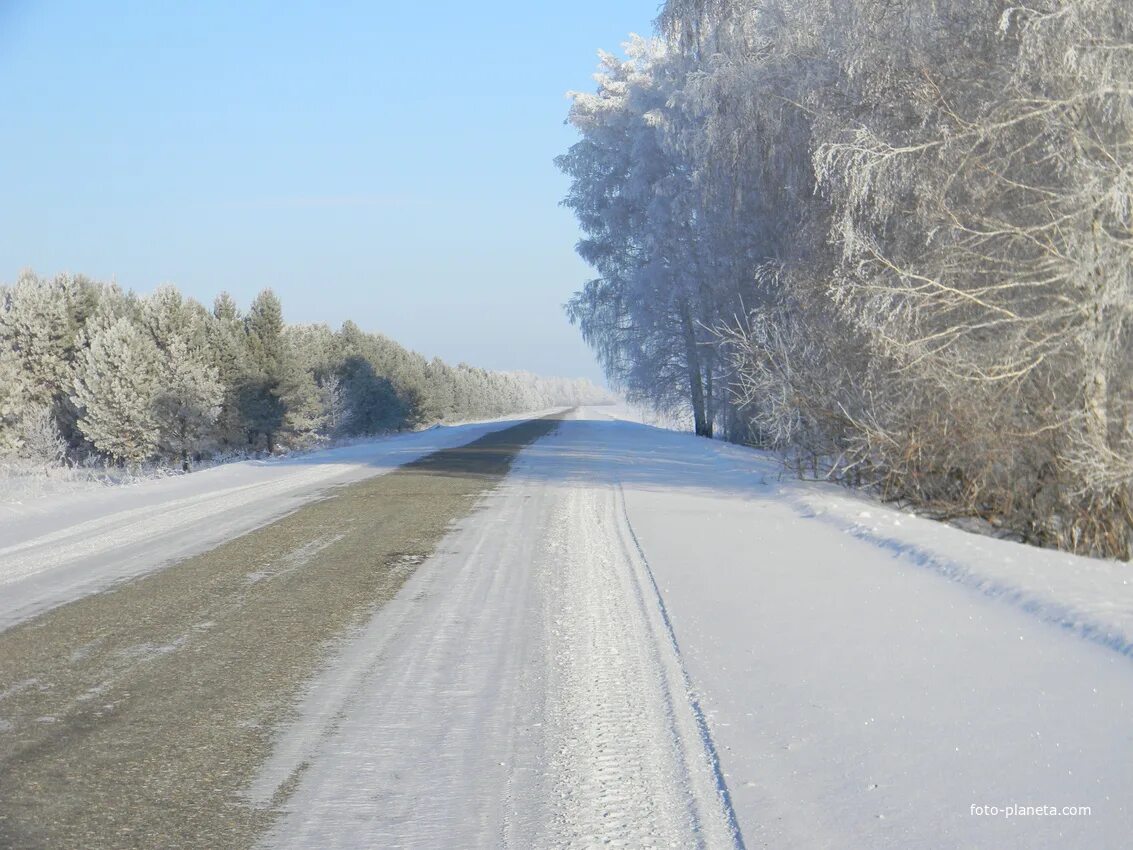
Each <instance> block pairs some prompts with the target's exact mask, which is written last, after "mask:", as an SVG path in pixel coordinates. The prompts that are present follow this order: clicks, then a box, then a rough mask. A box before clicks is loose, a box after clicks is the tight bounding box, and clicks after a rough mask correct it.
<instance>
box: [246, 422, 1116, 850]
mask: <svg viewBox="0 0 1133 850" xmlns="http://www.w3.org/2000/svg"><path fill="white" fill-rule="evenodd" d="M847 517H851V518H852V519H847ZM639 544H640V549H639ZM941 565H951V566H950V567H949V568H948V569H945V568H944V567H942V566H941ZM961 566H962V567H963V570H961ZM1067 570H1077V572H1076V573H1071V575H1076V576H1077V577H1076V578H1070V579H1067V578H1066V576H1065V575H1064V573H1065V572H1066V571H1067ZM1124 570H1125V568H1124V567H1121V566H1116V565H1103V564H1098V563H1096V562H1088V561H1084V560H1082V559H1075V558H1068V557H1066V556H1064V555H1059V554H1056V553H1050V552H1037V551H1035V550H1032V549H1024V548H1022V547H1018V546H1015V545H1014V544H1008V543H1002V542H998V541H992V540H985V539H981V538H974V537H972V536H970V535H966V534H964V533H963V532H960V531H957V530H955V529H950V528H947V527H943V526H939V525H937V524H935V523H930V522H927V521H921V520H917V519H916V518H914V517H910V516H908V515H905V514H899V513H895V512H891V511H888V510H886V509H884V508H879V507H877V506H874V505H870V504H869V503H867V502H863V501H861V500H859V499H856V498H855V497H853V496H852V495H849V494H845V493H843V492H841V491H838V490H835V489H833V488H824V487H815V486H813V485H802V484H798V483H792V482H779V481H778V473H777V470H776V469H775V467H774V466H773V465H772V464H770V463H769V462H768V461H766V460H764V459H762V458H760V457H759V456H758V455H757V454H754V453H751V452H747V451H744V450H742V449H736V448H732V447H727V446H721V445H719V444H712V443H707V442H705V441H699V440H694V439H693V438H691V437H688V436H685V435H679V434H674V433H671V432H664V431H659V430H657V429H650V428H645V427H643V426H640V425H636V424H632V423H627V422H611V421H608V420H607V418H606V417H604V416H603V415H602V414H601V413H594V414H585V413H584V414H583V416H582V417H580V418H577V419H575V420H573V421H567V422H564V423H563V424H562V425H561V426H560V427H559V429H558V431H557V432H556V433H554V434H552V435H550V436H548V437H545V438H543V439H542V440H540V441H538V442H537V443H535V444H534V445H532V446H530V447H529V448H527V449H526V450H525V451H524V453H523V454H522V455H521V458H520V461H519V462H518V463H517V464H516V466H515V467H514V468H513V471H512V473H511V475H510V476H509V479H508V481H507V483H506V484H505V485H504V486H502V487H501V488H500V489H498V490H497V491H495V492H494V493H493V494H491V495H490V496H489V497H487V499H486V501H485V503H484V504H483V506H482V509H481V510H480V511H479V512H478V513H476V514H474V515H472V517H470V518H469V519H468V520H466V521H465V522H464V524H463V527H462V528H461V529H460V530H459V531H457V532H455V533H454V534H452V535H451V536H450V537H449V538H448V539H447V540H446V542H445V544H444V552H443V554H441V555H439V556H438V557H435V558H434V559H432V560H431V561H430V562H428V563H427V564H426V565H424V566H423V567H422V568H421V569H420V570H419V571H418V573H417V574H416V575H415V577H414V578H413V579H412V580H411V581H410V583H409V584H408V585H407V586H406V587H405V588H404V589H403V591H402V593H401V594H400V595H399V597H398V598H397V599H396V600H395V601H394V602H393V603H392V604H391V605H389V606H387V607H386V608H385V609H383V610H382V611H381V612H380V613H378V614H377V616H376V617H375V618H374V619H373V620H372V621H371V622H370V623H369V624H368V626H367V627H366V628H365V629H363V630H361V631H360V632H359V633H358V634H357V635H355V636H354V637H353V638H352V639H351V640H350V641H348V642H347V643H346V644H345V645H344V647H343V648H342V650H341V652H340V654H339V655H338V656H337V657H336V658H334V659H332V660H331V661H330V662H329V663H328V664H327V666H326V668H325V669H324V671H323V673H322V674H321V676H320V677H319V678H318V679H317V680H316V681H315V682H314V683H313V684H312V686H311V688H310V690H309V694H308V697H307V701H306V704H305V705H304V706H303V707H302V709H301V711H300V713H299V717H298V719H297V720H296V722H295V723H294V725H293V726H291V727H290V728H288V729H287V730H285V731H284V732H283V733H282V735H281V736H280V738H279V740H278V742H277V746H276V750H275V755H274V757H273V758H272V759H271V761H269V763H268V765H267V766H266V767H265V769H264V770H263V771H262V773H261V775H260V778H259V781H258V782H257V784H256V786H255V787H254V788H253V790H252V793H251V796H252V799H253V800H254V801H256V802H258V803H259V804H261V805H262V804H266V802H267V801H268V800H270V799H271V797H272V795H273V794H274V793H275V792H276V791H277V789H278V788H279V787H280V786H281V785H282V784H284V783H285V782H286V781H287V780H288V779H289V778H291V779H295V778H296V777H297V778H298V781H297V784H296V786H295V788H296V790H295V792H294V793H293V794H292V795H291V797H290V798H289V800H288V801H287V803H286V804H285V806H284V808H283V814H282V817H281V818H280V819H279V820H278V821H277V822H276V825H275V828H274V830H273V832H272V834H271V835H270V836H269V837H268V839H267V840H266V841H265V845H264V846H266V847H274V848H293V847H294V848H305V847H311V848H313V847H359V846H374V847H378V846H382V847H438V846H467V847H474V846H480V847H509V846H510V847H582V846H596V845H603V844H612V845H615V846H627V847H645V846H665V847H694V846H705V847H721V848H725V847H734V846H748V847H757V846H764V847H775V848H783V847H787V848H790V847H798V848H810V847H831V848H859V847H866V846H868V847H894V848H898V847H900V848H905V847H926V848H927V847H961V846H962V847H988V848H991V847H995V848H1004V847H1037V846H1059V847H1090V848H1098V847H1114V848H1117V847H1123V846H1126V841H1127V838H1128V835H1129V834H1130V829H1131V828H1133V815H1131V812H1130V803H1129V800H1130V799H1131V795H1133V759H1131V756H1133V734H1131V729H1133V724H1130V723H1129V720H1128V718H1129V715H1130V709H1133V659H1131V658H1130V657H1129V655H1128V653H1127V652H1126V651H1125V650H1124V649H1123V648H1122V647H1123V646H1125V645H1126V643H1127V642H1128V641H1127V638H1128V637H1129V635H1128V634H1127V633H1126V632H1125V631H1123V629H1124V628H1125V626H1126V624H1127V623H1128V616H1129V613H1130V611H1131V610H1133V597H1131V594H1130V591H1129V587H1128V585H1127V584H1125V579H1124V578H1123V576H1125V575H1126V573H1124ZM1012 581H1014V584H1011V582H1012ZM654 582H656V584H655V583H654ZM1008 587H1010V588H1013V592H1011V593H1008V592H1006V591H1005V590H1004V588H1008ZM1059 617H1063V618H1064V619H1065V621H1064V622H1063V621H1059V619H1058V618H1059ZM678 646H679V647H680V649H678ZM717 751H718V752H719V756H718V761H717ZM1007 804H1013V805H1030V806H1036V805H1051V806H1058V807H1062V806H1069V805H1074V806H1089V807H1090V810H1091V811H1090V814H1089V815H1087V816H1081V817H1076V816H1050V817H1044V816H1029V817H1024V816H1019V817H1016V818H1014V819H1012V818H1008V817H1005V816H1004V815H1002V814H1001V815H999V816H998V817H997V816H980V815H975V814H973V813H972V812H973V809H972V806H976V805H980V806H983V805H988V806H991V805H995V806H1000V807H1003V806H1005V805H1007ZM737 831H738V834H737Z"/></svg>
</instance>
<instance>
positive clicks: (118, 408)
mask: <svg viewBox="0 0 1133 850" xmlns="http://www.w3.org/2000/svg"><path fill="white" fill-rule="evenodd" d="M158 359H159V354H158V350H157V346H156V345H155V344H154V342H153V340H152V339H151V338H150V337H149V336H148V335H147V334H146V333H145V332H144V331H143V330H141V329H140V328H139V327H138V326H137V325H135V324H134V323H132V322H131V321H130V320H128V319H119V320H118V321H117V322H115V323H114V324H113V325H111V326H110V327H109V328H108V329H106V330H104V331H100V332H98V333H97V334H95V336H94V337H93V338H92V339H91V342H90V347H89V348H87V349H86V350H85V351H84V352H83V354H82V356H81V358H80V360H79V362H78V364H77V367H76V369H75V384H74V402H75V405H76V406H77V408H78V409H79V420H78V427H79V429H80V430H81V431H82V433H83V435H84V436H85V437H86V439H88V440H89V441H90V442H91V444H92V445H94V446H95V448H97V449H98V450H99V451H101V452H104V453H105V454H107V455H108V456H109V457H111V458H113V459H115V460H117V461H120V462H124V463H128V464H130V465H132V466H137V465H138V464H140V463H142V462H143V461H145V460H148V459H149V458H151V457H153V456H154V454H155V452H156V451H157V447H158V440H159V436H160V429H159V426H158V423H157V420H156V418H155V415H154V409H153V399H154V396H155V393H156V391H157V389H158V386H159V381H160V368H159V363H158Z"/></svg>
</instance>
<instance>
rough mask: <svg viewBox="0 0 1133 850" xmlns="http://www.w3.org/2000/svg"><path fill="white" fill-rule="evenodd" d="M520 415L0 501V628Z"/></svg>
mask: <svg viewBox="0 0 1133 850" xmlns="http://www.w3.org/2000/svg"><path fill="white" fill-rule="evenodd" d="M550 412H553V411H541V412H540V413H535V414H526V415H525V416H513V417H504V418H501V419H495V420H491V421H486V422H478V423H470V424H465V425H455V426H438V427H434V428H430V429H428V430H425V431H418V432H415V433H411V434H399V435H397V436H391V437H384V438H379V439H375V440H369V441H365V442H360V443H357V444H355V445H351V446H345V447H342V448H337V449H329V450H325V451H320V452H312V453H310V454H302V455H294V456H291V457H284V458H271V459H267V460H250V461H241V462H238V463H230V464H225V465H222V466H216V467H213V468H211V469H206V470H202V471H200V472H196V473H193V474H191V475H178V476H174V477H170V478H162V479H154V480H150V481H144V482H141V483H138V484H135V485H133V486H129V487H125V486H123V487H97V488H94V489H89V488H88V489H83V490H82V491H81V492H74V493H68V494H65V495H53V496H50V497H45V498H39V499H34V500H30V501H27V502H23V503H16V502H12V501H9V500H6V499H3V498H0V629H3V628H7V627H8V626H10V625H12V624H13V623H16V622H19V621H20V620H22V619H26V618H27V617H29V616H32V615H34V614H36V613H39V612H41V611H43V610H46V609H48V608H51V607H53V606H55V605H59V604H62V603H64V602H68V601H70V600H72V599H76V598H79V597H80V596H82V595H84V594H87V593H92V592H95V591H97V590H100V589H103V588H105V587H107V586H109V585H112V584H114V583H115V582H118V581H122V580H125V579H130V578H133V577H135V576H137V575H139V574H141V573H143V572H147V571H150V570H153V569H156V568H158V567H160V566H162V565H163V564H166V563H169V562H170V561H172V560H175V559H179V558H184V557H186V556H188V555H192V554H194V553H196V552H202V551H206V550H208V549H210V548H212V547H213V546H216V545H217V544H219V543H221V542H223V541H225V540H229V539H231V538H233V537H235V536H237V535H239V534H243V533H245V532H247V531H250V530H251V529H253V528H256V527H258V526H261V525H264V524H265V523H267V522H270V521H271V520H273V519H275V518H277V517H279V516H282V515H283V514H285V513H287V512H289V511H291V510H294V509H295V508H296V507H298V506H299V505H302V504H303V503H304V502H307V501H310V500H311V499H314V498H317V497H318V496H319V495H321V494H322V493H324V492H326V490H327V489H328V488H329V487H332V486H335V485H339V484H347V483H350V482H351V481H358V480H361V479H363V478H367V477H369V476H372V475H380V474H382V473H384V472H388V471H389V470H391V469H394V468H396V467H397V466H400V465H402V464H405V463H410V462H411V461H413V460H416V459H417V458H419V457H422V456H423V455H426V454H429V453H430V452H434V451H438V450H440V449H444V448H451V447H454V446H459V445H464V444H465V443H470V442H472V441H473V440H476V439H478V438H479V437H482V436H484V435H485V434H488V433H491V432H492V431H497V430H500V429H503V428H507V427H510V426H511V425H514V424H515V422H516V420H518V419H524V418H529V417H530V416H539V415H542V414H543V413H550Z"/></svg>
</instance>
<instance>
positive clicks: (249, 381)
mask: <svg viewBox="0 0 1133 850" xmlns="http://www.w3.org/2000/svg"><path fill="white" fill-rule="evenodd" d="M244 328H245V334H246V337H245V338H246V342H247V352H248V366H249V369H248V373H247V375H246V377H245V378H244V380H243V381H242V382H241V386H240V390H239V406H240V414H241V417H242V419H243V420H244V425H245V428H246V429H247V432H248V438H249V443H250V444H251V445H255V444H256V442H257V441H258V439H259V438H260V437H262V438H263V440H264V445H265V447H266V448H267V450H268V452H269V453H270V452H274V451H275V448H276V442H277V438H278V436H279V432H280V430H281V429H282V428H283V427H284V423H285V419H286V415H287V407H286V405H285V403H284V401H283V399H282V397H281V385H282V384H283V381H284V379H285V377H286V376H285V374H284V370H285V368H286V365H287V363H286V357H287V352H286V345H285V341H284V338H283V307H282V305H281V304H280V302H279V298H278V297H276V295H275V293H274V292H272V291H271V290H270V289H265V290H264V291H263V292H261V293H260V294H259V295H257V296H256V300H255V301H253V302H252V307H251V309H250V310H249V311H248V316H247V318H245V320H244Z"/></svg>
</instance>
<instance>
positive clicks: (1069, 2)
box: [559, 0, 1133, 557]
mask: <svg viewBox="0 0 1133 850" xmlns="http://www.w3.org/2000/svg"><path fill="white" fill-rule="evenodd" d="M659 34H660V37H661V38H660V40H657V41H645V40H641V39H636V40H634V41H633V42H631V43H630V44H629V45H628V47H627V54H628V55H627V58H625V59H618V58H614V57H610V56H607V55H603V59H602V63H603V66H602V71H601V73H600V74H599V76H598V88H597V91H596V92H595V93H594V94H587V95H578V96H576V97H575V102H574V106H573V107H572V110H571V122H572V123H573V124H574V125H575V126H576V128H577V129H578V130H579V131H580V135H581V139H580V141H579V142H578V143H577V144H576V145H574V146H573V147H572V148H571V150H570V151H569V152H568V153H567V154H566V155H565V156H564V157H562V158H560V160H559V162H560V165H561V166H562V167H563V168H564V170H565V171H566V172H567V174H568V175H569V176H570V177H571V178H572V185H571V191H570V195H568V198H567V205H568V206H569V207H571V208H572V209H573V210H574V211H575V213H576V214H577V215H578V218H579V223H580V225H581V227H582V230H583V233H584V235H585V238H584V240H583V241H582V243H581V244H580V246H579V247H580V252H581V253H582V255H583V257H584V258H585V259H587V260H588V261H589V262H590V263H591V264H592V265H593V266H594V267H595V268H596V269H597V271H598V273H599V278H598V279H597V280H595V281H592V282H590V283H589V284H587V285H586V286H585V287H584V288H583V289H582V290H581V291H580V292H579V293H578V294H577V295H576V296H575V298H573V299H572V300H571V302H570V305H569V307H568V309H569V312H570V314H571V316H572V318H573V319H574V320H576V321H577V322H579V324H580V325H581V327H582V330H583V334H584V336H585V337H586V338H587V339H588V340H589V341H590V342H591V343H592V345H594V347H595V349H596V351H597V352H598V354H599V358H600V360H601V362H602V364H603V365H604V367H605V368H606V371H607V373H608V374H609V375H610V377H611V380H612V381H613V382H614V383H615V384H617V385H619V386H621V387H624V388H625V389H626V390H627V392H628V394H629V395H630V396H631V397H633V398H636V399H639V400H644V401H650V402H652V403H653V404H655V405H657V406H661V407H665V406H673V405H675V404H676V403H678V402H679V401H680V400H681V397H682V396H684V397H685V398H686V399H687V403H688V405H689V406H690V407H691V409H692V410H693V411H694V414H695V419H696V428H697V430H698V432H702V433H703V432H705V431H706V430H707V429H706V428H705V422H706V420H707V421H709V422H711V421H712V420H716V421H723V423H724V424H725V426H726V430H727V431H728V433H729V434H730V435H731V436H733V437H737V438H743V439H749V440H752V441H754V442H757V443H759V444H761V445H765V446H771V447H775V448H779V449H782V450H783V451H784V452H785V453H786V454H787V455H788V457H789V458H790V459H791V460H792V462H793V463H794V464H795V465H796V466H797V468H798V469H799V470H800V471H805V472H807V473H808V474H821V475H824V476H828V477H832V478H836V479H841V480H845V481H849V482H851V483H861V484H866V485H869V486H873V487H875V488H876V489H877V490H878V491H879V492H880V493H881V494H882V495H883V496H884V497H886V498H892V499H909V500H913V501H916V502H919V503H921V504H924V505H928V506H929V507H930V509H932V510H936V511H939V512H940V513H941V514H942V515H952V514H963V513H970V514H975V515H978V516H981V517H984V518H986V519H988V520H989V521H990V522H991V523H993V524H995V525H1000V526H1003V527H1006V528H1008V529H1010V530H1012V531H1013V532H1014V533H1017V534H1020V535H1021V536H1023V537H1024V538H1026V539H1028V540H1031V541H1033V542H1037V543H1042V544H1049V545H1058V546H1064V547H1066V548H1071V549H1075V550H1078V551H1083V552H1092V553H1097V554H1117V555H1121V556H1123V557H1128V556H1129V555H1130V554H1131V553H1133V494H1131V487H1133V485H1131V482H1133V426H1131V417H1130V413H1129V410H1130V405H1131V404H1133V381H1131V379H1130V377H1129V376H1130V375H1131V374H1133V371H1131V369H1130V365H1131V361H1133V332H1131V330H1130V328H1131V322H1130V318H1131V313H1133V307H1131V306H1130V305H1133V298H1131V297H1130V295H1131V292H1133V285H1131V283H1133V281H1131V275H1133V271H1131V270H1133V263H1131V262H1130V260H1131V259H1133V258H1131V257H1130V256H1129V253H1130V251H1131V250H1133V249H1131V246H1133V229H1131V225H1130V221H1131V219H1133V216H1131V215H1130V212H1129V210H1130V209H1131V208H1133V204H1131V203H1130V197H1131V194H1133V193H1131V191H1130V190H1131V179H1130V174H1131V169H1130V165H1129V162H1130V154H1131V147H1133V142H1131V141H1130V139H1133V127H1131V126H1130V115H1131V114H1133V111H1131V109H1130V83H1129V81H1130V80H1131V79H1133V66H1131V65H1130V63H1131V62H1133V7H1130V6H1129V5H1128V4H1126V3H1121V2H1118V0H1052V2H1049V3H1040V4H1038V5H1035V4H1030V5H1022V6H1020V5H1018V4H1014V3H1008V2H992V3H982V4H981V3H970V2H964V0H910V2H907V3H902V4H897V5H894V4H892V3H884V2H879V0H845V2H843V0H802V1H801V2H786V0H669V2H667V3H666V4H665V6H664V8H663V9H662V13H661V16H660V19H659ZM682 313H683V314H684V315H687V316H690V317H692V321H691V322H685V321H683V317H682ZM690 326H691V327H692V329H693V330H692V333H688V332H687V329H688V328H689V327H690ZM682 330H685V331H686V332H685V333H681V331H682ZM694 363H698V364H699V368H690V367H691V366H692V364H694ZM697 374H699V375H700V376H701V380H700V388H699V389H698V387H697V381H696V375H697ZM682 376H684V377H685V380H684V381H683V382H682ZM721 379H724V380H726V381H727V382H728V383H729V389H730V390H731V393H730V398H728V399H727V400H726V403H725V406H726V408H727V410H726V411H721V409H720V404H721V401H720V399H719V392H718V389H717V388H718V387H719V384H720V381H721ZM710 382H711V383H712V384H713V390H711V391H710V390H709V389H708V386H709V384H710ZM682 383H683V386H682ZM699 397H703V399H704V400H703V402H701V401H699V400H698V398H699ZM713 400H715V401H716V405H717V406H716V407H715V408H713V407H712V403H713Z"/></svg>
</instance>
